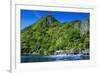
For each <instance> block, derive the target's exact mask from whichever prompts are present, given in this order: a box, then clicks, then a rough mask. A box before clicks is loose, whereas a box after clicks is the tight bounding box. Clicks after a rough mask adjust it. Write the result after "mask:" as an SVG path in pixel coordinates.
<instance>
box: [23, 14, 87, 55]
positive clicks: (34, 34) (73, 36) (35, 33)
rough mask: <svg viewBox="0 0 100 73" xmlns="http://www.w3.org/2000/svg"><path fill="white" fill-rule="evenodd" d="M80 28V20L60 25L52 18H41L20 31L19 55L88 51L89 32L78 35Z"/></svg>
mask: <svg viewBox="0 0 100 73" xmlns="http://www.w3.org/2000/svg"><path fill="white" fill-rule="evenodd" d="M87 25H88V24H87ZM80 26H81V21H80V20H75V21H71V22H64V23H60V22H59V21H58V20H57V19H55V18H54V17H53V16H50V15H49V16H43V17H41V18H40V19H39V20H38V21H37V22H35V23H34V24H32V25H30V26H28V27H26V28H24V29H22V30H21V54H24V53H30V54H31V53H33V52H36V53H39V54H40V55H50V54H53V53H54V52H55V51H56V50H68V49H69V50H70V49H83V48H88V49H89V30H86V31H84V34H83V35H80V30H81V29H80Z"/></svg>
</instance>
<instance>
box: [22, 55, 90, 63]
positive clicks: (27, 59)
mask: <svg viewBox="0 0 100 73" xmlns="http://www.w3.org/2000/svg"><path fill="white" fill-rule="evenodd" d="M72 60H89V55H87V56H84V55H83V56H80V55H70V56H55V55H52V56H33V55H23V56H21V63H28V62H49V61H72Z"/></svg>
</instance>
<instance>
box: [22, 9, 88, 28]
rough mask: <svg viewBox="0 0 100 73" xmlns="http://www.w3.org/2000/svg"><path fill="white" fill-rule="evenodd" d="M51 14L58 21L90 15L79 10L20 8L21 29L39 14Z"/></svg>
mask: <svg viewBox="0 0 100 73" xmlns="http://www.w3.org/2000/svg"><path fill="white" fill-rule="evenodd" d="M47 15H52V16H53V17H55V18H56V19H57V20H58V21H60V22H62V23H63V22H66V21H72V20H81V21H82V20H84V19H86V18H89V17H90V14H89V13H82V12H81V13H80V12H58V11H38V10H21V14H20V17H21V29H23V28H25V27H27V26H29V25H31V24H33V23H35V22H36V21H37V20H39V19H40V18H41V16H47Z"/></svg>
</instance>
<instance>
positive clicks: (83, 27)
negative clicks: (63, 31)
mask: <svg viewBox="0 0 100 73" xmlns="http://www.w3.org/2000/svg"><path fill="white" fill-rule="evenodd" d="M89 28H90V22H89V19H86V20H84V21H82V23H81V25H80V34H81V35H83V34H84V33H85V31H88V30H89Z"/></svg>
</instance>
